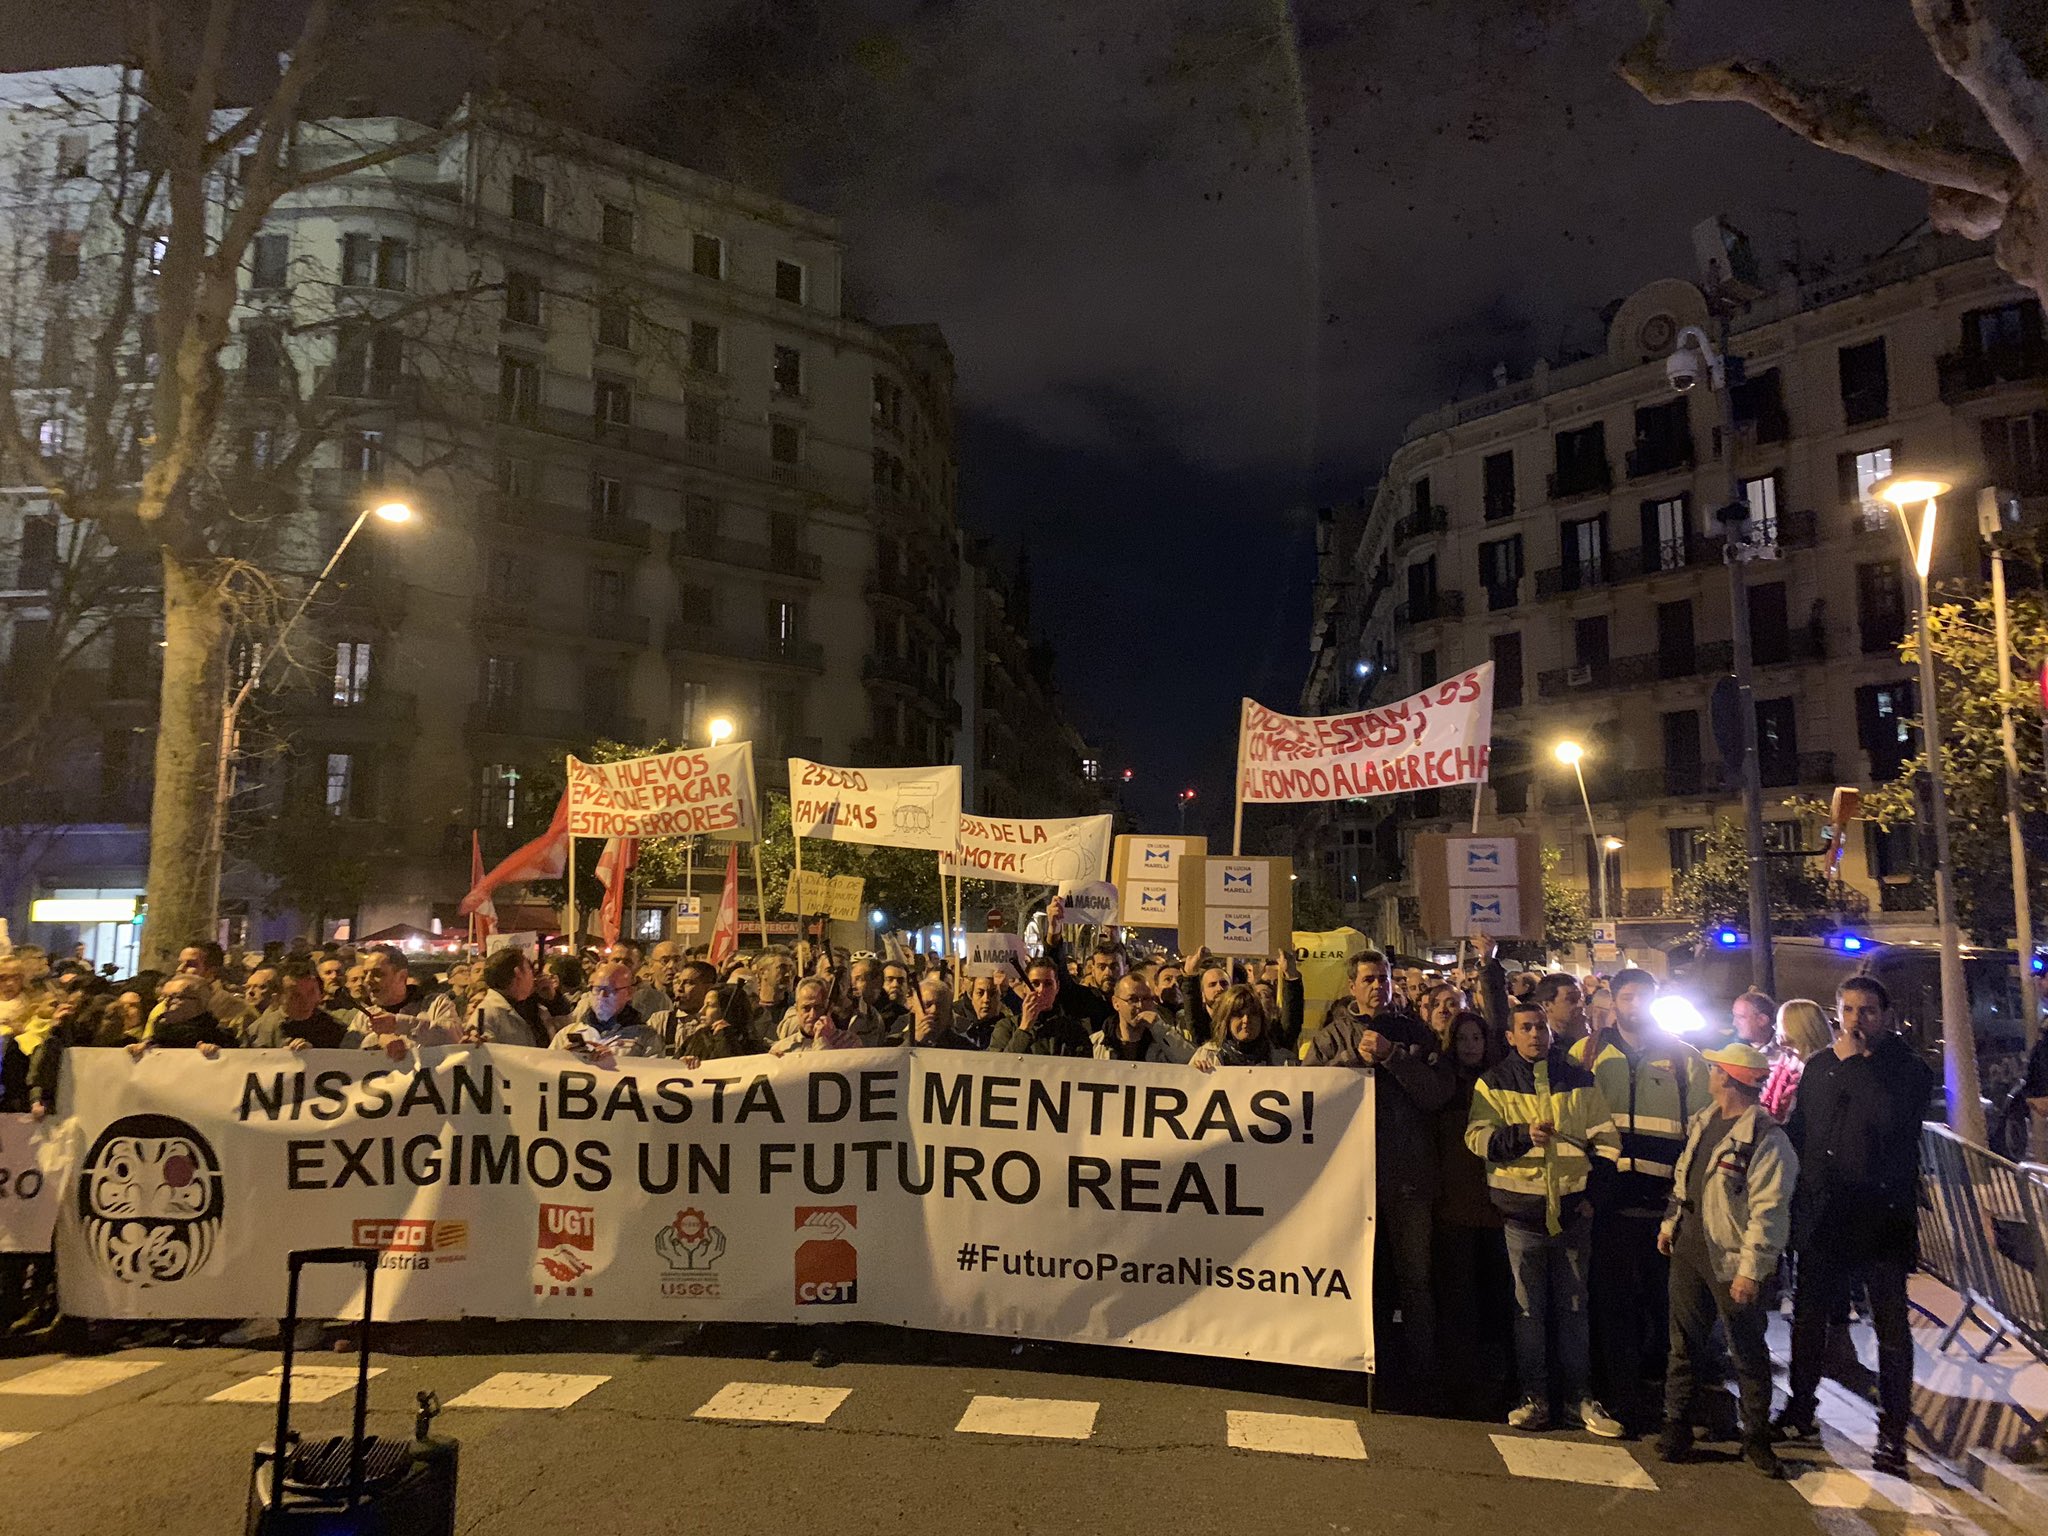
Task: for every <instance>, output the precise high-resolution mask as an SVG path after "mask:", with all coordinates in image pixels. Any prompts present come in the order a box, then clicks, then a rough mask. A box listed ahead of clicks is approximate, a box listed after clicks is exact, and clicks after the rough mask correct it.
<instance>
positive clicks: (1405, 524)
mask: <svg viewBox="0 0 2048 1536" xmlns="http://www.w3.org/2000/svg"><path fill="white" fill-rule="evenodd" d="M1450 526H1451V514H1450V510H1449V509H1448V508H1446V507H1421V508H1418V509H1417V510H1415V511H1413V512H1410V513H1409V514H1408V515H1407V516H1406V517H1404V518H1402V519H1401V520H1400V521H1399V522H1397V523H1395V524H1394V543H1395V544H1396V545H1397V546H1398V545H1401V544H1406V543H1407V542H1409V541H1410V540H1411V539H1420V538H1423V537H1425V536H1427V535H1429V534H1432V533H1442V532H1443V531H1444V530H1445V529H1447V528H1449V527H1450Z"/></svg>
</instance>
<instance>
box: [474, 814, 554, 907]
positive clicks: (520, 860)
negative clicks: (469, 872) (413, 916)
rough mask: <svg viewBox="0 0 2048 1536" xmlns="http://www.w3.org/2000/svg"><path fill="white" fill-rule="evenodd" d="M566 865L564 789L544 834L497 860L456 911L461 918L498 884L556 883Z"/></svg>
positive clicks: (487, 899) (477, 905)
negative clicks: (537, 881)
mask: <svg viewBox="0 0 2048 1536" xmlns="http://www.w3.org/2000/svg"><path fill="white" fill-rule="evenodd" d="M568 866H569V792H568V791H567V790H564V791H563V792H562V798H561V800H560V801H558V802H557V803H556V805H555V815H554V819H553V820H552V821H550V822H549V823H548V829H547V831H545V832H543V833H541V835H540V836H539V837H536V838H535V839H534V840H533V841H532V842H530V843H528V844H527V845H526V846H525V847H523V848H515V849H513V850H512V851H511V852H510V853H508V854H506V855H505V857H504V858H502V859H500V860H499V861H498V867H497V868H496V869H493V870H492V871H491V872H490V873H489V874H487V875H484V876H483V877H481V878H480V879H478V880H477V882H476V884H474V885H473V886H471V887H470V890H469V894H468V895H467V896H465V897H463V898H462V905H461V907H460V908H458V909H457V910H459V911H460V912H461V913H462V914H463V915H464V916H465V917H466V916H468V915H469V914H470V913H472V912H474V911H476V910H477V909H478V908H479V907H482V906H483V905H484V904H485V903H487V902H489V901H490V899H491V892H492V891H494V890H496V889H497V888H498V887H499V886H501V885H509V884H511V883H513V882H514V881H519V880H559V879H560V878H561V876H562V871H563V870H564V869H566V868H568Z"/></svg>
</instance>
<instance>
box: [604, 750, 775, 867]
mask: <svg viewBox="0 0 2048 1536" xmlns="http://www.w3.org/2000/svg"><path fill="white" fill-rule="evenodd" d="M568 776H569V795H568V798H569V835H570V836H571V837H696V836H705V837H723V838H736V839H738V840H739V841H741V842H752V841H753V839H754V836H755V828H754V748H753V744H752V743H751V742H745V741H734V742H728V743H726V744H725V745H724V746H720V747H697V748H692V749H691V750H690V751H687V752H659V753H655V754H653V755H651V756H648V757H629V758H625V759H623V760H622V761H620V762H616V763H586V762H583V761H581V760H580V759H578V758H575V757H571V758H570V759H569V763H568Z"/></svg>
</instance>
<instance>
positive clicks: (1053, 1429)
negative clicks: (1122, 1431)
mask: <svg viewBox="0 0 2048 1536" xmlns="http://www.w3.org/2000/svg"><path fill="white" fill-rule="evenodd" d="M1101 1407H1102V1405H1101V1404H1100V1403H1089V1402H1081V1401H1079V1400H1077V1399H1074V1398H1065V1397H977V1398H975V1399H974V1401H972V1402H971V1403H969V1404H968V1405H967V1411H966V1412H965V1413H963V1414H961V1415H960V1422H959V1423H958V1424H955V1425H954V1426H953V1431H954V1433H955V1434H961V1435H1027V1436H1029V1437H1031V1438H1032V1439H1035V1440H1086V1439H1087V1438H1088V1437H1089V1436H1090V1435H1092V1434H1094V1433H1095V1415H1096V1413H1097V1411H1098V1410H1100V1408H1101Z"/></svg>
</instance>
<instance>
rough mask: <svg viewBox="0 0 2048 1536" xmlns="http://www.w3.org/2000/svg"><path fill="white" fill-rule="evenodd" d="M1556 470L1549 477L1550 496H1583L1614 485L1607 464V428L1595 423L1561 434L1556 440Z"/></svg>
mask: <svg viewBox="0 0 2048 1536" xmlns="http://www.w3.org/2000/svg"><path fill="white" fill-rule="evenodd" d="M1556 449H1557V469H1556V471H1555V472H1554V473H1553V474H1552V475H1551V477H1550V494H1551V495H1552V496H1553V497H1556V496H1584V495H1587V494H1589V493H1591V492H1594V491H1604V490H1607V489H1609V488H1610V487H1611V486H1612V485H1613V484H1614V471H1613V469H1612V468H1611V467H1610V466H1609V465H1608V462H1607V426H1606V424H1605V423H1604V422H1598V421H1596V422H1592V423H1590V424H1589V425H1587V426H1583V427H1577V428H1574V429H1573V430H1572V431H1569V432H1560V433H1558V434H1557V437H1556Z"/></svg>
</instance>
